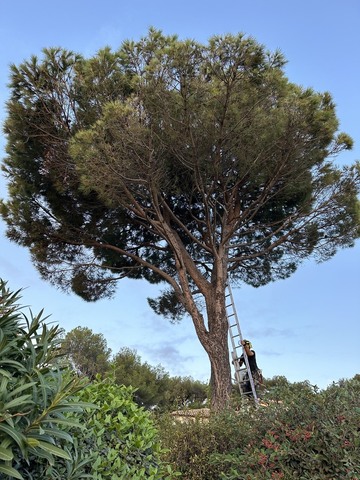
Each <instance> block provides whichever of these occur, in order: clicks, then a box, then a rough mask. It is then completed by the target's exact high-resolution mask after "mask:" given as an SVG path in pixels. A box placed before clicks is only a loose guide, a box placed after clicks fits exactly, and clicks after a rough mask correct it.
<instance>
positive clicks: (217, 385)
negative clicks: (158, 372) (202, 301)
mask: <svg viewBox="0 0 360 480" xmlns="http://www.w3.org/2000/svg"><path fill="white" fill-rule="evenodd" d="M224 301H225V298H224V295H222V296H220V297H218V298H217V300H215V301H214V302H210V305H207V316H208V326H209V329H208V332H207V333H206V335H201V334H200V335H199V340H200V342H201V344H202V346H203V347H204V349H205V350H206V352H207V354H208V356H209V360H210V364H211V378H210V386H211V406H212V408H214V409H216V410H221V409H223V408H225V407H226V406H227V405H228V403H229V400H230V394H231V367H230V360H229V344H228V321H227V316H226V310H225V303H224Z"/></svg>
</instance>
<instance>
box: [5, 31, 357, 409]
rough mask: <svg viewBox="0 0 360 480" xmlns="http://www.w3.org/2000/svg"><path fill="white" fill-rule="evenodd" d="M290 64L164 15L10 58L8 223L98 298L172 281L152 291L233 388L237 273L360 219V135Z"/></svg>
mask: <svg viewBox="0 0 360 480" xmlns="http://www.w3.org/2000/svg"><path fill="white" fill-rule="evenodd" d="M284 65H285V59H284V58H283V56H282V55H281V54H280V53H279V52H274V53H271V52H268V51H267V50H266V49H265V47H264V46H263V45H260V44H259V43H257V42H256V41H255V40H254V39H252V38H251V37H246V36H245V35H243V34H239V35H223V36H214V37H212V38H211V39H210V40H209V42H208V44H206V45H202V44H200V43H198V42H195V41H193V40H179V39H178V37H177V36H165V35H163V34H162V33H161V32H160V31H157V30H154V29H151V30H150V31H149V33H148V36H147V37H144V38H142V39H140V40H139V41H137V42H135V41H125V42H124V43H123V44H122V46H121V47H120V48H119V49H118V50H116V51H112V50H111V49H110V48H104V49H102V50H101V51H99V52H98V53H97V54H96V55H94V56H93V57H91V58H89V59H85V58H84V57H82V56H81V55H78V54H75V53H73V52H70V51H67V50H63V49H60V48H59V49H45V50H44V52H43V57H42V58H41V59H40V60H39V59H38V58H37V57H35V56H34V57H32V58H31V59H30V60H29V61H26V62H24V63H22V64H21V65H19V66H14V65H13V66H12V68H11V81H10V89H11V98H10V100H9V102H8V117H7V121H6V124H5V133H6V135H7V138H8V143H7V154H8V156H7V158H6V159H5V162H4V171H5V173H6V174H7V175H8V182H9V193H10V198H9V200H8V201H7V202H3V203H2V215H3V217H4V219H5V220H6V222H7V224H8V229H7V235H8V236H9V238H10V239H12V240H14V241H16V242H17V243H19V244H21V245H24V246H26V247H28V248H29V249H30V251H31V254H32V258H33V261H34V263H35V265H36V266H37V268H38V270H39V271H40V273H41V275H42V276H43V277H44V278H46V279H48V280H49V281H51V282H53V283H55V284H57V285H60V286H61V287H63V288H65V289H72V290H73V291H74V292H75V293H77V294H79V295H81V296H82V297H83V298H85V299H86V300H96V299H97V298H100V297H102V296H106V295H110V294H112V293H113V292H114V289H115V285H116V282H117V280H119V279H122V278H124V277H128V278H138V279H140V278H143V279H146V280H148V281H149V282H153V283H159V282H164V283H165V284H166V285H167V289H165V291H164V292H163V294H162V295H161V296H160V297H159V298H158V299H152V300H151V301H150V305H151V306H152V307H153V308H154V310H155V311H156V312H158V313H162V314H165V315H168V316H169V317H170V318H173V319H174V318H179V317H181V316H182V315H183V314H184V312H186V313H188V314H189V315H190V316H191V318H192V320H193V322H194V326H195V330H196V333H197V335H198V337H199V339H200V341H201V343H202V345H203V346H204V348H205V350H206V351H207V353H208V355H209V358H210V363H211V368H212V370H211V372H212V374H211V378H212V383H213V386H214V391H215V396H216V397H217V398H218V399H220V398H221V399H222V400H220V403H221V402H223V401H225V399H226V398H228V394H229V391H230V367H229V359H228V347H227V320H226V311H225V305H224V289H225V285H226V282H227V281H228V279H230V281H234V282H246V283H248V284H250V285H253V286H261V285H264V284H266V283H268V282H270V281H273V280H276V279H281V278H286V277H288V276H289V275H291V274H292V273H293V272H294V271H295V270H296V268H297V266H298V264H299V263H300V262H301V261H302V260H304V259H305V258H309V257H314V258H315V259H317V260H326V259H328V258H330V257H331V256H332V255H334V254H335V253H336V250H337V249H338V248H339V247H348V246H352V245H353V243H354V239H355V238H357V237H358V235H359V204H358V199H357V194H358V192H359V184H360V181H359V165H358V164H354V165H351V166H346V167H343V168H340V167H338V166H336V165H335V164H334V162H333V157H334V156H335V155H337V154H338V153H340V152H341V151H342V150H344V149H349V148H351V146H352V140H351V138H350V137H349V136H348V135H346V134H345V133H339V132H338V120H337V117H336V111H335V105H334V102H333V100H332V98H331V95H330V94H329V93H327V92H325V93H318V92H315V91H313V90H312V89H310V88H303V87H301V86H298V85H296V84H294V83H291V82H290V81H289V80H288V79H287V78H286V76H285V74H284ZM203 307H205V308H203ZM225 385H226V386H225Z"/></svg>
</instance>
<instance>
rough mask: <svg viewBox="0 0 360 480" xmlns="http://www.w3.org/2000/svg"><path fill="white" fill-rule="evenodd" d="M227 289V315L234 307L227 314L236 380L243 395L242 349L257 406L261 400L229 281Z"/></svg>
mask: <svg viewBox="0 0 360 480" xmlns="http://www.w3.org/2000/svg"><path fill="white" fill-rule="evenodd" d="M226 288H227V290H228V292H229V293H228V295H225V309H226V313H227V309H228V308H230V307H232V314H231V315H228V314H227V320H228V327H229V335H230V339H231V346H232V359H233V364H234V368H235V380H236V382H237V384H238V386H239V390H240V393H241V394H242V395H243V392H242V389H241V383H242V382H241V378H240V361H239V355H238V354H237V349H238V348H242V352H243V355H244V361H245V365H246V371H247V375H248V379H249V382H250V386H251V391H252V394H253V396H254V401H255V404H258V402H259V399H258V396H257V393H256V388H255V382H254V378H253V375H252V373H251V369H250V363H249V359H248V356H247V355H246V352H245V348H244V346H243V345H242V343H241V342H242V341H243V336H242V332H241V328H240V323H239V319H238V316H237V312H236V308H235V302H234V297H233V294H232V289H231V286H230V283H229V281H228V282H227V284H226ZM227 297H229V298H230V303H229V304H228V305H227V304H226V303H227V302H226V298H227ZM232 317H233V319H234V321H235V323H233V324H232ZM233 328H236V333H235V334H233V332H232V329H233ZM235 338H239V339H240V340H239V345H238V346H237V345H236V343H235Z"/></svg>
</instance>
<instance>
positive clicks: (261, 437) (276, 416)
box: [159, 376, 360, 480]
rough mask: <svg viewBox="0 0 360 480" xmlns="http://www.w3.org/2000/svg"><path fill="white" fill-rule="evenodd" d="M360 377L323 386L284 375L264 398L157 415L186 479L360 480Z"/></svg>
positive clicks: (171, 457) (169, 457)
mask: <svg viewBox="0 0 360 480" xmlns="http://www.w3.org/2000/svg"><path fill="white" fill-rule="evenodd" d="M359 398H360V377H359V376H356V377H355V378H353V379H351V380H343V381H340V382H339V383H337V384H333V385H332V386H330V387H329V388H327V389H326V390H324V391H321V392H318V391H317V389H316V388H314V387H312V386H311V385H309V383H307V382H304V383H296V384H289V383H288V382H286V383H285V384H284V382H282V384H280V385H279V386H278V387H273V388H272V390H271V392H269V393H268V394H267V396H266V399H265V400H266V404H267V405H266V406H261V407H259V408H257V409H255V408H254V407H253V406H252V404H251V403H248V402H246V403H244V404H241V406H240V407H239V408H237V409H234V408H232V409H229V410H228V411H226V412H222V413H221V414H218V415H213V416H212V417H210V420H209V422H200V421H197V422H195V423H187V424H180V423H178V422H174V420H173V419H171V418H169V417H168V418H165V417H162V418H161V419H159V427H160V429H161V432H162V433H161V434H162V438H163V442H164V444H165V445H166V446H167V447H168V448H169V452H168V454H167V456H166V460H167V461H169V462H171V463H172V465H173V466H174V468H175V469H178V470H180V471H181V472H182V474H183V476H182V479H183V480H192V479H193V480H217V479H219V480H220V479H221V480H265V479H284V480H294V479H297V478H298V479H299V480H300V479H301V480H338V479H342V480H345V479H348V480H360V400H359Z"/></svg>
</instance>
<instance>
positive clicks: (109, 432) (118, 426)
mask: <svg viewBox="0 0 360 480" xmlns="http://www.w3.org/2000/svg"><path fill="white" fill-rule="evenodd" d="M134 391H135V389H134V388H132V387H125V386H119V385H116V384H114V383H113V382H111V381H110V380H109V379H108V380H105V381H102V382H94V383H93V384H92V385H90V386H89V387H87V388H86V389H85V390H84V391H83V392H82V394H81V399H82V400H83V401H85V402H91V403H94V404H95V405H97V407H98V408H97V409H96V410H95V411H92V410H90V411H88V412H86V413H84V415H83V418H82V422H83V424H84V425H85V431H86V432H87V435H86V437H85V438H84V439H82V442H83V445H85V446H83V448H86V449H87V450H88V453H89V455H91V454H95V455H96V461H95V462H94V463H93V464H92V465H91V468H88V472H89V473H91V478H93V479H94V480H120V479H121V480H122V479H123V480H130V479H132V480H141V479H150V480H160V479H161V480H166V479H169V480H170V479H171V478H174V477H175V476H176V474H174V473H172V471H171V468H170V467H166V466H165V464H163V463H162V462H161V461H160V457H161V454H163V453H164V452H163V451H162V449H161V446H160V441H159V437H158V432H157V430H156V428H155V426H154V422H153V421H152V418H151V414H150V413H149V412H147V411H145V410H144V408H142V407H139V406H138V405H137V404H136V403H135V402H134V400H133V396H134Z"/></svg>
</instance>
